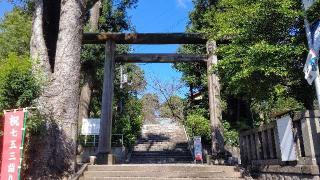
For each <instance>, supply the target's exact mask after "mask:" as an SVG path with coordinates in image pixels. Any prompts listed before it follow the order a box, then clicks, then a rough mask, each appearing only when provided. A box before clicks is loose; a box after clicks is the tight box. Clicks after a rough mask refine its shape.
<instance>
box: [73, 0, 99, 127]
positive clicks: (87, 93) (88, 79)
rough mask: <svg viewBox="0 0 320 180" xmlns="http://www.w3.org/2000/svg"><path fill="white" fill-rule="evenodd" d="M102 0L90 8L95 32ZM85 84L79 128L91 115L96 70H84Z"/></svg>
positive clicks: (82, 93)
mask: <svg viewBox="0 0 320 180" xmlns="http://www.w3.org/2000/svg"><path fill="white" fill-rule="evenodd" d="M100 7H101V1H100V0H99V1H97V2H96V3H95V4H94V5H93V6H92V8H91V9H90V19H89V22H90V31H91V32H94V31H96V30H97V29H98V24H99V15H100ZM82 73H83V78H84V79H83V81H84V84H83V86H82V87H81V93H80V103H79V121H78V129H80V128H81V126H82V119H83V118H88V117H89V112H90V109H89V105H90V102H91V94H92V90H93V79H94V74H95V72H94V71H93V70H87V68H84V70H83V72H82Z"/></svg>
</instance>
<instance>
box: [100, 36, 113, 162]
mask: <svg viewBox="0 0 320 180" xmlns="http://www.w3.org/2000/svg"><path fill="white" fill-rule="evenodd" d="M115 49H116V45H115V43H114V42H113V41H110V40H108V41H107V42H106V46H105V62H104V80H103V94H102V108H101V121H100V132H99V134H100V136H99V146H98V159H97V162H98V163H99V164H106V163H107V164H112V162H113V161H114V160H113V156H112V152H111V136H112V100H113V86H114V85H113V79H114V71H115V67H114V66H115V59H114V54H115Z"/></svg>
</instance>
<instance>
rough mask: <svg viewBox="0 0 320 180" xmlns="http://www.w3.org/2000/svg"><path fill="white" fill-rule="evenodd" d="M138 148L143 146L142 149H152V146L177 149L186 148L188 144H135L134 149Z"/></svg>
mask: <svg viewBox="0 0 320 180" xmlns="http://www.w3.org/2000/svg"><path fill="white" fill-rule="evenodd" d="M138 146H143V147H152V146H158V147H177V148H187V147H188V144H186V143H185V144H180V143H178V144H176V143H172V142H166V143H164V142H162V143H154V144H152V143H150V144H148V143H141V144H140V143H139V144H136V145H135V146H134V147H138Z"/></svg>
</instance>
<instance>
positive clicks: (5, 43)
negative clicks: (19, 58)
mask: <svg viewBox="0 0 320 180" xmlns="http://www.w3.org/2000/svg"><path fill="white" fill-rule="evenodd" d="M30 37H31V16H30V15H28V14H26V13H25V12H24V11H23V10H21V9H19V8H14V9H13V10H12V11H11V12H9V13H7V14H5V16H4V17H3V19H1V21H0V57H5V56H7V55H8V54H9V52H15V53H16V54H17V55H23V54H28V53H29V44H30Z"/></svg>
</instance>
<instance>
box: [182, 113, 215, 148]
mask: <svg viewBox="0 0 320 180" xmlns="http://www.w3.org/2000/svg"><path fill="white" fill-rule="evenodd" d="M185 125H186V127H187V131H188V134H189V136H191V137H193V136H201V138H202V140H203V142H210V139H211V130H210V121H209V120H208V119H206V118H205V117H203V116H202V115H200V114H197V113H195V114H190V115H188V116H187V119H186V121H185Z"/></svg>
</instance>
